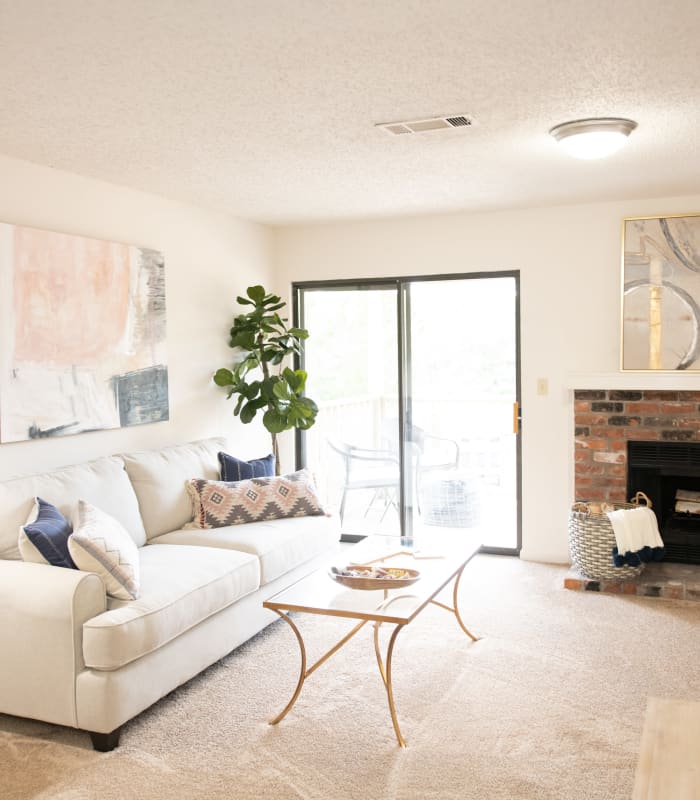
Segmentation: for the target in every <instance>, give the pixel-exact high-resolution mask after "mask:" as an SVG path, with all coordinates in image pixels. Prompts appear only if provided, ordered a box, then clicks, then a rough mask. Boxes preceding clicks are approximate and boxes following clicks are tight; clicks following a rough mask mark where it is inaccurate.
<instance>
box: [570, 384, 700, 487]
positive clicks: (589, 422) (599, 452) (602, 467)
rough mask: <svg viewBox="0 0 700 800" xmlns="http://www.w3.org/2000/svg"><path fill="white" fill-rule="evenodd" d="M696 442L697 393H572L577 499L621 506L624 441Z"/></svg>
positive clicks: (699, 432) (699, 433)
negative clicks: (619, 504)
mask: <svg viewBox="0 0 700 800" xmlns="http://www.w3.org/2000/svg"><path fill="white" fill-rule="evenodd" d="M629 440H634V441H661V442H700V391H682V390H679V391H657V390H653V391H651V390H620V389H593V390H591V389H586V390H582V389H577V390H575V391H574V441H575V453H574V460H575V463H574V491H575V495H576V499H577V500H598V501H607V502H609V503H622V502H625V501H626V500H628V499H629V498H628V497H627V496H626V495H627V442H628V441H629Z"/></svg>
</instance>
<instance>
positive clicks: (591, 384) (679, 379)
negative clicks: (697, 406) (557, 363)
mask: <svg viewBox="0 0 700 800" xmlns="http://www.w3.org/2000/svg"><path fill="white" fill-rule="evenodd" d="M564 380H565V385H566V388H567V389H617V390H623V391H624V390H627V391H635V390H637V391H642V390H654V389H656V390H658V391H686V392H697V391H700V373H698V372H680V371H678V372H569V373H568V374H567V375H566V376H565V379H564Z"/></svg>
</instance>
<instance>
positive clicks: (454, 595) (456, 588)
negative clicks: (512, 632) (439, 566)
mask: <svg viewBox="0 0 700 800" xmlns="http://www.w3.org/2000/svg"><path fill="white" fill-rule="evenodd" d="M466 566H467V565H466V564H465V565H464V567H466ZM464 567H462V569H460V571H459V572H458V573H457V575H455V585H454V590H453V591H452V605H451V606H448V605H445V603H441V602H440V601H439V600H431V601H430V602H431V603H432V604H433V605H434V606H440V608H444V609H445V611H451V612H452V613H453V614H454V615H455V617H456V618H457V623H458V624H459V627H460V628H461V629H462V630H463V631H464V632H465V633H466V634H467V636H468V637H469V638H470V639H471V640H472V641H473V642H478V641H479V637H478V636H474V634H473V633H472V632H471V631H470V630H469V628H467V626H466V625H465V624H464V622H463V621H462V617H461V615H460V613H459V605H458V604H457V595H458V593H459V580H460V578H461V577H462V573H463V572H464Z"/></svg>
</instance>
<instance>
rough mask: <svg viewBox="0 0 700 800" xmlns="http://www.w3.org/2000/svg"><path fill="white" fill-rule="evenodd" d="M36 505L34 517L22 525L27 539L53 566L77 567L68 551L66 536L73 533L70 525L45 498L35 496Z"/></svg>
mask: <svg viewBox="0 0 700 800" xmlns="http://www.w3.org/2000/svg"><path fill="white" fill-rule="evenodd" d="M36 505H37V510H38V513H37V517H36V519H35V520H34V522H28V523H27V524H26V525H25V526H24V533H25V534H26V536H27V539H29V541H30V542H31V543H32V544H33V545H34V547H36V549H37V550H38V551H39V552H40V553H41V555H42V556H43V557H44V558H45V559H46V560H47V561H48V562H49V564H52V565H53V566H54V567H67V568H68V569H77V567H76V566H75V562H74V561H73V559H72V558H71V557H70V553H69V552H68V537H69V536H70V535H71V533H73V527H72V525H71V524H70V522H68V520H67V519H66V518H65V517H64V516H63V514H61V512H60V511H59V510H58V509H57V508H56V506H52V505H51V503H47V502H46V500H42V499H41V498H40V497H37V498H36Z"/></svg>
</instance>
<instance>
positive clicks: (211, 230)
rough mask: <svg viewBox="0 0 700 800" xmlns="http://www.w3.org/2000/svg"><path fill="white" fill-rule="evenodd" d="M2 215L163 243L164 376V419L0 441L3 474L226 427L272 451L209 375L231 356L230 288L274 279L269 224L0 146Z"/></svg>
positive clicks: (252, 448) (245, 446)
mask: <svg viewBox="0 0 700 800" xmlns="http://www.w3.org/2000/svg"><path fill="white" fill-rule="evenodd" d="M0 221H2V222H9V223H15V224H22V225H29V226H33V227H37V228H45V229H48V230H55V231H61V232H64V233H72V234H78V235H83V236H91V237H95V238H100V239H109V240H113V241H118V242H127V243H130V244H137V245H142V246H147V247H152V248H155V249H156V250H160V251H162V252H163V253H164V255H165V281H166V304H167V329H168V369H169V384H170V420H169V421H168V422H161V423H158V424H154V425H140V426H136V427H131V428H124V429H118V430H112V431H100V432H95V433H84V434H80V435H76V436H67V437H63V438H60V439H45V440H39V441H31V442H20V443H16V444H3V445H0V479H2V478H6V477H9V476H12V475H17V474H22V473H27V472H37V471H41V470H43V469H51V468H53V467H56V466H60V465H64V464H71V463H76V462H79V461H82V460H85V459H90V458H95V457H98V456H101V455H105V454H109V453H114V452H119V451H125V450H134V449H141V448H143V449H148V448H155V447H160V446H163V445H167V444H174V443H178V442H183V441H189V440H192V439H197V438H202V437H206V436H212V435H226V436H228V437H229V439H230V440H231V441H233V442H235V448H236V452H237V453H240V454H241V455H242V456H244V457H246V456H247V457H256V456H260V455H263V454H264V453H267V452H269V448H270V445H269V437H268V435H267V433H266V432H265V431H264V429H263V428H262V425H259V426H258V425H254V424H253V425H241V424H240V423H239V422H238V420H235V419H234V417H233V414H232V408H233V406H232V403H231V402H230V401H226V399H225V394H224V393H223V391H222V390H220V389H218V387H216V386H214V384H213V383H212V381H211V375H212V373H213V372H214V370H215V369H217V368H218V367H221V366H225V365H226V364H227V363H228V362H229V358H230V353H231V351H230V350H229V348H228V346H227V344H226V341H227V336H228V329H229V327H230V325H231V321H232V318H233V313H234V311H235V310H236V303H235V298H236V295H237V294H240V293H242V292H244V291H245V287H246V286H249V285H250V284H253V283H263V284H264V285H266V286H269V285H270V284H271V283H272V269H271V250H270V244H271V233H270V231H269V229H266V228H264V227H262V226H259V225H255V224H252V223H248V222H243V221H240V220H237V219H234V218H232V217H230V216H227V215H225V214H217V213H212V212H207V211H203V210H201V209H198V208H195V207H192V206H187V205H184V204H181V203H177V202H175V201H171V200H166V199H164V198H162V197H158V196H155V195H149V194H146V193H143V192H137V191H133V190H131V189H126V188H123V187H119V186H115V185H112V184H107V183H102V182H100V181H95V180H91V179H89V178H83V177H79V176H77V175H72V174H69V173H65V172H60V171H58V170H54V169H50V168H47V167H40V166H37V165H34V164H29V163H27V162H23V161H17V160H14V159H9V158H5V157H1V156H0ZM270 288H271V287H270ZM75 324H76V325H80V320H79V319H76V320H75Z"/></svg>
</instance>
